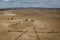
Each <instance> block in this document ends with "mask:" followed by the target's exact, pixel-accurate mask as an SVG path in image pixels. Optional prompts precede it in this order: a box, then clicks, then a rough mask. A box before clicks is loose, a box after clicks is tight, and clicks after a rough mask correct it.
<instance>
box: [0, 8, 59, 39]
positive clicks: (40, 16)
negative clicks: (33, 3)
mask: <svg viewBox="0 0 60 40" xmlns="http://www.w3.org/2000/svg"><path fill="white" fill-rule="evenodd" d="M0 40H60V9H29V8H28V9H17V10H5V11H0Z"/></svg>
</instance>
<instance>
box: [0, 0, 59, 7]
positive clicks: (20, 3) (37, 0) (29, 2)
mask: <svg viewBox="0 0 60 40" xmlns="http://www.w3.org/2000/svg"><path fill="white" fill-rule="evenodd" d="M9 7H44V8H60V0H0V8H9Z"/></svg>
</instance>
